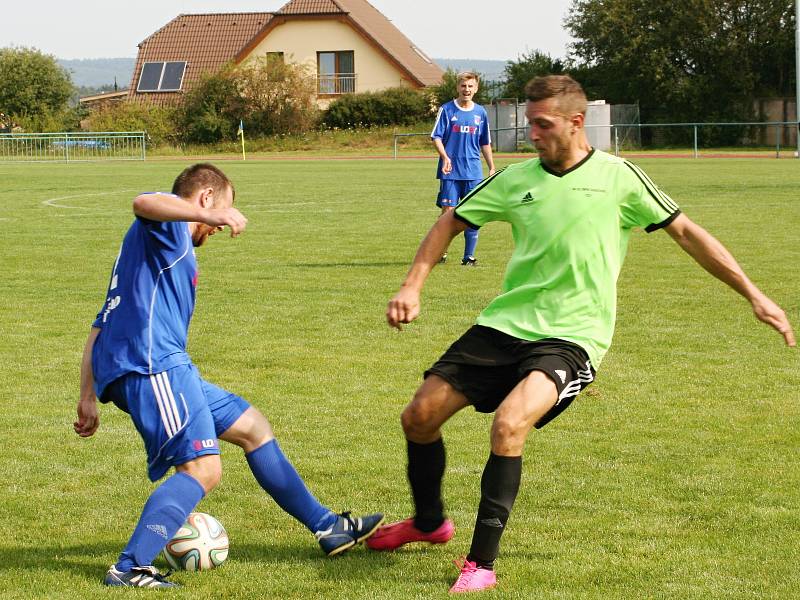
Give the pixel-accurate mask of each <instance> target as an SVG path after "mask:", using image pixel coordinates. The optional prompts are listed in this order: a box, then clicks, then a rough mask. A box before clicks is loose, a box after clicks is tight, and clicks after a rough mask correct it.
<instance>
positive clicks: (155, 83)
mask: <svg viewBox="0 0 800 600" xmlns="http://www.w3.org/2000/svg"><path fill="white" fill-rule="evenodd" d="M185 71H186V61H172V62H146V63H144V65H143V66H142V74H141V76H140V77H139V85H138V87H137V88H136V91H137V92H177V91H178V90H180V89H181V84H182V82H183V74H184V72H185Z"/></svg>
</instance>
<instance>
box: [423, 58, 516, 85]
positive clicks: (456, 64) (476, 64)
mask: <svg viewBox="0 0 800 600" xmlns="http://www.w3.org/2000/svg"><path fill="white" fill-rule="evenodd" d="M433 62H435V63H436V64H437V65H439V66H440V67H442V68H443V69H445V70H447V69H448V68H450V69H453V70H454V71H477V72H478V73H480V74H481V75H483V78H484V79H486V80H488V81H497V80H499V79H502V78H503V70H504V69H505V66H506V61H504V60H480V59H473V58H434V59H433Z"/></svg>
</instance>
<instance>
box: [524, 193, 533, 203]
mask: <svg viewBox="0 0 800 600" xmlns="http://www.w3.org/2000/svg"><path fill="white" fill-rule="evenodd" d="M533 200H534V198H533V196H531V193H530V192H528V193H527V194H525V195H524V196H523V197H522V203H523V204H525V203H526V202H533Z"/></svg>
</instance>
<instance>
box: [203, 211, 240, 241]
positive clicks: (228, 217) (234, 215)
mask: <svg viewBox="0 0 800 600" xmlns="http://www.w3.org/2000/svg"><path fill="white" fill-rule="evenodd" d="M206 215H207V216H206V217H205V219H204V222H205V224H206V225H211V226H212V227H217V228H219V229H220V230H222V228H223V227H230V229H231V237H236V236H237V235H239V234H240V233H241V232H242V231H244V229H245V227H247V217H245V216H244V215H243V214H242V213H240V212H239V211H238V210H237V209H235V208H233V207H232V206H231V207H228V208H209V209H208V210H207V212H206Z"/></svg>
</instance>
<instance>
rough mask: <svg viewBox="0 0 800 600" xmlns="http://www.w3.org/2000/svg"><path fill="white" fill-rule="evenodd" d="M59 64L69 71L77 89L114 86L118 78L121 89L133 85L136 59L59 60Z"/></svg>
mask: <svg viewBox="0 0 800 600" xmlns="http://www.w3.org/2000/svg"><path fill="white" fill-rule="evenodd" d="M58 64H60V65H61V66H62V67H64V68H65V69H66V70H67V71H69V73H70V76H71V77H72V83H73V84H75V85H76V86H77V87H87V88H99V87H101V86H106V85H111V86H113V85H114V78H115V77H116V80H117V86H118V87H119V89H123V88H127V87H128V86H129V85H130V83H131V76H132V75H133V67H134V65H135V64H136V59H135V58H83V59H77V60H65V59H62V58H59V59H58Z"/></svg>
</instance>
